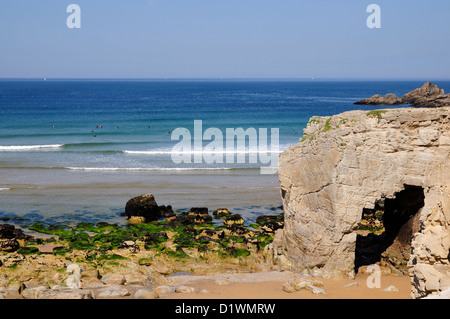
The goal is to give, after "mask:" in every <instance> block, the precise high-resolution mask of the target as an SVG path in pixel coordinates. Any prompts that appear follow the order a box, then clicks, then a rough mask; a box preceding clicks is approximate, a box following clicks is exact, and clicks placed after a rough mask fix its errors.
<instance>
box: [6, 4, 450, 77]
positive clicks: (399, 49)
mask: <svg viewBox="0 0 450 319" xmlns="http://www.w3.org/2000/svg"><path fill="white" fill-rule="evenodd" d="M72 3H73V4H77V5H79V7H80V9H81V14H80V18H81V19H80V21H81V28H72V29H70V28H68V27H67V23H66V21H67V18H68V17H69V15H70V14H71V13H68V12H67V11H66V9H67V7H68V6H69V5H70V4H72ZM372 3H374V4H378V5H379V7H380V9H381V15H380V18H381V28H372V29H371V28H368V26H367V22H366V21H367V18H368V17H369V16H370V14H371V13H368V12H366V9H367V7H368V6H369V5H370V4H372ZM28 77H30V78H42V77H47V78H294V79H295V78H313V77H314V78H374V79H375V78H383V79H384V78H389V79H391V78H392V79H399V78H402V79H427V80H428V79H429V80H433V79H449V78H450V1H448V0H429V1H423V0H420V1H418V0H369V1H364V0H341V1H338V0H316V1H302V0H68V1H66V0H39V1H36V0H2V1H1V3H0V78H28Z"/></svg>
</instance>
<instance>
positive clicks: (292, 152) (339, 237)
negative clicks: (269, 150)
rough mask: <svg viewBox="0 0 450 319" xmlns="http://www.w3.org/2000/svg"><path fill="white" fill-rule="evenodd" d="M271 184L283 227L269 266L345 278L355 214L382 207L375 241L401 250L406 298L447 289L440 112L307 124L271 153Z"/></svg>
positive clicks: (446, 118) (449, 223)
mask: <svg viewBox="0 0 450 319" xmlns="http://www.w3.org/2000/svg"><path fill="white" fill-rule="evenodd" d="M279 179H280V186H281V196H282V198H283V205H284V212H285V226H284V230H282V231H279V232H278V234H277V236H276V239H275V241H274V243H273V244H272V245H271V246H270V247H268V249H266V250H267V251H268V254H269V255H271V258H274V259H275V260H276V259H280V258H282V259H285V260H286V259H287V260H286V262H285V264H289V265H292V268H293V269H296V270H302V269H309V270H311V269H314V270H315V271H316V273H317V274H319V275H322V276H325V277H332V276H335V275H342V274H344V275H345V276H350V277H351V276H354V273H355V269H356V270H357V268H355V250H356V247H357V237H358V235H357V228H358V225H359V223H360V221H361V216H362V212H363V209H374V206H375V204H376V203H378V202H380V201H386V206H389V207H391V208H390V211H389V214H388V213H387V212H386V213H385V215H386V216H385V223H386V224H387V225H386V234H387V235H386V234H385V235H384V236H385V237H386V236H387V237H389V236H391V237H392V238H390V240H391V242H392V241H393V240H394V241H395V239H394V237H395V236H396V235H397V234H398V233H399V232H401V233H402V234H403V235H401V236H400V235H398V236H400V237H401V240H400V241H399V240H398V239H397V242H396V245H399V243H400V245H403V244H402V242H405V239H404V238H407V240H406V241H410V242H408V243H407V244H408V245H410V248H409V247H408V249H407V251H406V253H404V254H405V255H406V256H407V257H406V258H407V259H408V260H406V261H405V262H404V264H405V265H406V267H407V270H408V272H409V274H410V277H411V283H412V294H413V296H414V297H422V296H425V295H427V294H430V293H433V292H439V291H440V290H443V289H444V288H445V287H448V286H450V195H449V191H450V107H441V108H433V109H423V108H399V109H388V110H377V111H370V112H367V111H350V112H345V113H342V114H339V115H335V116H332V117H313V118H311V120H310V122H309V123H308V125H307V127H306V129H305V130H304V136H303V137H302V138H301V140H300V142H299V143H297V144H296V145H294V146H291V147H289V148H288V149H287V150H285V151H284V152H283V153H282V154H281V156H280V161H279ZM408 202H411V203H412V204H410V205H409V204H408ZM413 217H414V220H415V222H412V221H411V222H408V220H409V219H412V218H413ZM405 224H406V225H409V224H411V225H415V226H414V228H411V227H413V226H410V228H411V229H410V230H409V233H410V234H411V235H410V236H409V237H408V236H406V237H405V235H404V233H405V231H400V230H399V229H400V228H405V227H408V226H404V225H405ZM392 234H393V235H392ZM402 238H403V239H402ZM411 238H412V239H411ZM393 246H395V245H393ZM388 251H389V250H388ZM388 251H387V252H388ZM387 252H385V254H386V253H387ZM400 255H401V254H400ZM388 257H389V256H388ZM391 259H392V258H391Z"/></svg>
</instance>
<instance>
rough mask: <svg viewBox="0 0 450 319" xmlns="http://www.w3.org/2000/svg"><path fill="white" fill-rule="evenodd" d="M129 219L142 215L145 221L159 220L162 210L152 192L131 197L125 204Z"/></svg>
mask: <svg viewBox="0 0 450 319" xmlns="http://www.w3.org/2000/svg"><path fill="white" fill-rule="evenodd" d="M125 214H126V215H127V217H128V219H131V218H132V217H142V218H143V219H144V221H145V222H150V221H153V220H157V219H158V218H160V217H161V211H160V209H159V206H158V204H157V203H156V200H155V198H154V197H153V195H152V194H144V195H141V196H137V197H134V198H132V199H130V200H129V201H128V202H127V204H126V206H125Z"/></svg>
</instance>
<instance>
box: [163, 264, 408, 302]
mask: <svg viewBox="0 0 450 319" xmlns="http://www.w3.org/2000/svg"><path fill="white" fill-rule="evenodd" d="M294 275H295V274H294V273H292V272H290V271H285V272H260V273H251V274H217V275H209V276H189V275H188V276H186V275H183V276H175V277H172V278H173V280H174V281H175V282H177V283H180V284H185V285H188V286H190V287H193V288H195V289H196V292H191V293H176V292H175V293H168V294H165V295H161V296H160V299H410V279H409V277H408V276H396V275H386V276H382V277H381V287H380V288H372V289H371V288H369V287H368V286H367V284H366V281H367V277H368V275H367V274H358V275H357V276H356V278H355V279H343V278H332V279H323V278H314V279H317V280H319V281H321V282H323V283H324V289H325V292H326V294H313V293H311V292H309V291H307V290H301V291H296V292H293V293H287V292H285V291H283V290H282V286H283V284H284V283H285V282H287V281H288V280H289V279H290V278H291V277H293V276H294ZM390 286H394V287H396V288H397V289H398V291H383V290H384V289H386V288H388V287H390ZM202 290H206V291H203V292H202Z"/></svg>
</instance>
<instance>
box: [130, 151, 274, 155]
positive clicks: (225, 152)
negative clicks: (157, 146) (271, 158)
mask: <svg viewBox="0 0 450 319" xmlns="http://www.w3.org/2000/svg"><path fill="white" fill-rule="evenodd" d="M123 152H124V153H125V154H132V155H133V154H134V155H183V154H204V155H221V154H266V153H281V152H282V151H280V150H278V151H271V150H268V151H260V150H231V151H229V150H223V151H210V150H202V151H195V150H194V151H157V150H155V151H123Z"/></svg>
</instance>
